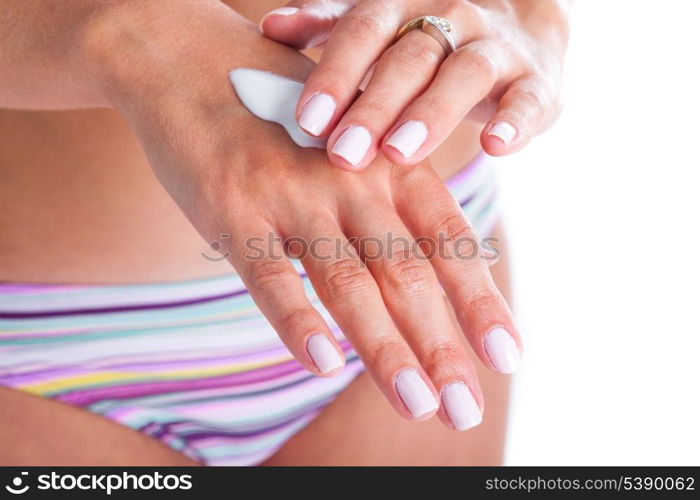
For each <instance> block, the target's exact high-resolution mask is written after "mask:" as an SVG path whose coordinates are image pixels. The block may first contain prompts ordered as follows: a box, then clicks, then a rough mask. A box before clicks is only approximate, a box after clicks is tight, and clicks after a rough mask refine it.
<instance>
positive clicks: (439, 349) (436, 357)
mask: <svg viewBox="0 0 700 500" xmlns="http://www.w3.org/2000/svg"><path fill="white" fill-rule="evenodd" d="M426 351H427V352H426V354H425V356H424V359H423V360H422V364H423V366H424V368H425V369H426V371H427V372H428V373H433V372H435V371H436V370H438V369H443V370H444V368H445V366H449V365H461V364H463V363H460V360H461V359H462V358H463V357H464V356H463V355H462V354H463V351H464V349H463V348H462V347H461V346H459V345H457V344H456V343H454V342H450V341H445V340H442V341H440V342H437V343H436V344H435V345H429V346H427V348H426Z"/></svg>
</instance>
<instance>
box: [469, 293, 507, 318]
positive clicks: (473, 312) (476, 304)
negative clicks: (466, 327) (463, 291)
mask: <svg viewBox="0 0 700 500" xmlns="http://www.w3.org/2000/svg"><path fill="white" fill-rule="evenodd" d="M502 305H503V299H502V298H501V296H500V294H498V293H495V292H493V291H491V290H488V289H484V290H479V291H472V292H471V293H468V294H467V300H466V301H465V310H464V314H466V316H467V317H475V316H478V315H486V314H487V313H486V311H493V310H494V309H497V308H500V307H501V306H502ZM491 314H492V313H491Z"/></svg>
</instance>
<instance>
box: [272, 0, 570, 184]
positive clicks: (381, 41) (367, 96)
mask: <svg viewBox="0 0 700 500" xmlns="http://www.w3.org/2000/svg"><path fill="white" fill-rule="evenodd" d="M566 2H567V0H537V1H531V0H512V1H505V0H482V1H467V0H411V1H408V0H333V1H328V0H293V1H292V2H290V3H289V4H288V7H284V8H282V9H278V10H274V11H271V12H270V13H268V14H267V15H266V16H265V17H264V18H263V21H262V23H261V27H262V29H263V31H264V33H265V35H267V36H268V37H270V38H272V39H275V40H277V41H280V42H282V43H286V44H289V45H291V46H294V47H297V48H305V47H310V46H316V45H319V44H321V43H325V45H324V51H323V55H322V57H321V61H320V62H319V64H318V66H317V68H316V69H315V70H314V71H313V72H312V74H311V76H310V77H309V78H308V80H307V81H306V86H305V88H304V92H303V93H302V95H301V97H300V99H299V103H298V106H297V117H298V121H299V125H300V126H301V127H302V128H303V129H305V130H306V131H307V132H309V133H310V134H313V135H318V136H325V135H330V137H329V140H328V156H329V158H330V160H331V161H332V162H333V163H335V164H336V165H338V166H339V167H341V168H345V169H352V170H355V169H360V168H364V167H366V166H368V165H370V164H371V163H372V161H373V159H374V158H375V156H376V155H377V153H378V152H379V151H380V150H381V152H382V153H384V155H385V156H386V157H387V158H388V159H389V160H390V161H391V162H393V163H395V164H397V165H413V164H416V163H418V162H420V161H422V160H424V159H425V158H426V157H427V156H428V155H429V154H430V153H431V152H432V151H433V150H434V149H435V148H437V147H438V146H439V145H440V144H441V143H442V142H443V141H444V140H445V139H446V138H447V137H448V135H449V134H450V133H451V132H452V130H453V129H454V128H455V127H456V126H457V124H458V123H459V122H460V121H461V120H462V119H464V118H465V117H466V116H470V117H471V118H473V119H475V120H478V121H481V122H485V126H484V128H483V132H482V134H481V143H482V146H483V148H484V150H485V151H486V152H487V153H489V154H491V155H505V154H510V153H513V152H515V151H518V150H519V149H521V148H523V147H524V146H525V145H526V144H527V142H528V141H529V140H530V138H531V137H532V136H534V135H535V134H537V133H538V132H540V131H542V130H543V129H544V128H545V127H546V126H547V125H548V124H549V123H551V122H552V121H553V120H554V119H555V118H556V116H557V115H558V113H559V108H560V104H559V102H560V78H561V66H562V58H563V53H564V48H565V45H566V38H567V25H566V13H565V10H566V9H565V8H564V7H565V3H566ZM424 15H432V16H437V17H441V18H444V19H447V20H448V21H450V22H451V24H452V26H453V31H452V34H453V36H454V38H455V41H456V45H457V47H458V48H457V50H456V51H455V52H454V53H452V54H451V55H449V56H448V57H447V58H445V52H444V50H443V48H442V46H441V45H440V43H438V42H437V41H436V40H435V39H433V38H432V36H431V35H429V34H426V33H424V32H422V31H420V30H414V31H411V32H409V33H407V34H406V35H405V36H403V37H402V38H401V39H400V40H398V41H397V42H394V38H395V36H396V33H397V31H398V30H399V29H400V28H401V26H403V25H404V24H405V23H406V22H408V21H410V20H411V19H413V18H416V17H418V16H424ZM369 73H371V78H370V79H369V82H368V83H367V85H366V88H364V89H363V90H364V92H363V94H362V95H361V96H360V97H359V98H357V99H356V95H357V89H358V87H359V86H360V85H361V82H363V80H364V79H365V76H366V75H368V74H369Z"/></svg>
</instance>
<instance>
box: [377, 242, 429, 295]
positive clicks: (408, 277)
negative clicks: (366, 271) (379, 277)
mask: <svg viewBox="0 0 700 500" xmlns="http://www.w3.org/2000/svg"><path fill="white" fill-rule="evenodd" d="M384 267H385V269H384V274H385V276H386V277H387V279H388V280H389V282H390V284H391V285H392V287H394V288H398V289H401V290H404V291H407V292H412V293H419V292H424V291H427V290H428V289H429V288H430V282H431V280H430V270H429V269H428V265H427V264H426V263H425V262H423V261H421V260H419V259H418V258H416V257H415V256H412V255H409V254H408V253H406V252H401V253H399V254H397V255H394V256H393V258H391V259H390V260H387V261H386V264H385V266H384Z"/></svg>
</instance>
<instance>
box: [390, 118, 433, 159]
mask: <svg viewBox="0 0 700 500" xmlns="http://www.w3.org/2000/svg"><path fill="white" fill-rule="evenodd" d="M426 137H428V128H427V127H426V126H425V124H424V123H423V122H420V121H417V120H409V121H407V122H406V123H404V124H403V125H401V126H400V127H399V128H398V129H396V130H395V131H394V133H393V134H391V136H389V139H388V140H387V141H386V144H387V146H391V147H392V148H395V149H396V150H398V152H399V153H401V154H402V155H403V156H404V158H410V157H411V156H413V155H414V154H416V151H418V150H419V149H420V147H421V146H422V145H423V143H424V142H425V138H426Z"/></svg>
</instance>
